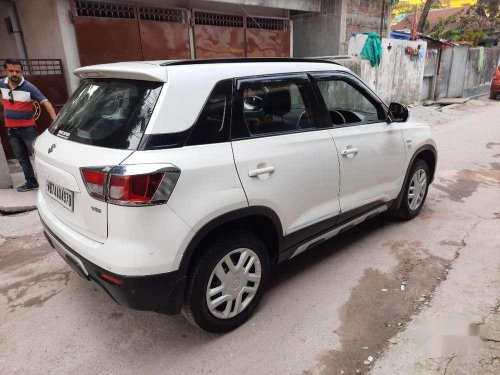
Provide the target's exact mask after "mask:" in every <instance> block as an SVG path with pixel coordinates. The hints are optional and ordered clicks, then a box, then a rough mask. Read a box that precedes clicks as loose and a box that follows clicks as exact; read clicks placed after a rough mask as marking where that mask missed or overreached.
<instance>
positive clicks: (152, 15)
mask: <svg viewBox="0 0 500 375" xmlns="http://www.w3.org/2000/svg"><path fill="white" fill-rule="evenodd" d="M139 18H140V19H141V20H146V21H161V22H184V20H185V17H184V12H183V11H182V10H180V9H166V8H149V7H139Z"/></svg>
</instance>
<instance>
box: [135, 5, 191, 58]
mask: <svg viewBox="0 0 500 375" xmlns="http://www.w3.org/2000/svg"><path fill="white" fill-rule="evenodd" d="M139 29H140V34H141V44H142V55H143V59H144V60H171V59H189V58H191V52H190V50H189V26H188V23H187V19H186V12H185V11H184V10H181V9H166V8H150V7H142V6H141V7H139Z"/></svg>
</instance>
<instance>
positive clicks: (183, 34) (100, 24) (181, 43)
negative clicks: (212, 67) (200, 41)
mask: <svg viewBox="0 0 500 375" xmlns="http://www.w3.org/2000/svg"><path fill="white" fill-rule="evenodd" d="M73 15H74V24H75V32H76V40H77V45H78V52H79V54H80V63H81V65H82V66H85V65H91V64H102V63H111V62H118V61H140V60H168V59H189V58H190V57H191V53H190V48H189V26H188V23H187V17H186V11H185V10H182V9H169V8H158V7H145V6H137V5H135V4H115V3H101V2H95V1H74V2H73Z"/></svg>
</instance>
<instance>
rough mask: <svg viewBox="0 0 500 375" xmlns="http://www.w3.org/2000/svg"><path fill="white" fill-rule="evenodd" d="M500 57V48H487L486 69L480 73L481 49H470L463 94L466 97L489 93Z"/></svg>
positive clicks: (485, 54)
mask: <svg viewBox="0 0 500 375" xmlns="http://www.w3.org/2000/svg"><path fill="white" fill-rule="evenodd" d="M499 56H500V47H492V48H485V49H484V67H483V69H482V70H480V71H479V69H478V60H479V48H471V49H469V54H468V57H467V66H466V69H465V80H464V86H463V94H462V95H463V96H464V97H468V96H474V95H479V94H485V93H488V92H489V90H490V85H491V81H492V80H493V73H494V72H495V69H496V68H497V66H498V64H499Z"/></svg>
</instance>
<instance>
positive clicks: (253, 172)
mask: <svg viewBox="0 0 500 375" xmlns="http://www.w3.org/2000/svg"><path fill="white" fill-rule="evenodd" d="M269 173H274V167H265V168H258V169H253V170H251V171H249V172H248V177H258V176H261V175H263V174H269Z"/></svg>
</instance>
